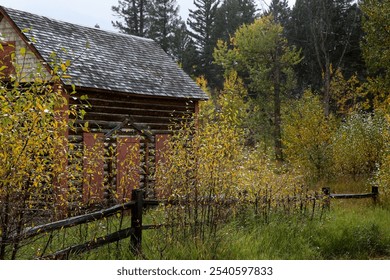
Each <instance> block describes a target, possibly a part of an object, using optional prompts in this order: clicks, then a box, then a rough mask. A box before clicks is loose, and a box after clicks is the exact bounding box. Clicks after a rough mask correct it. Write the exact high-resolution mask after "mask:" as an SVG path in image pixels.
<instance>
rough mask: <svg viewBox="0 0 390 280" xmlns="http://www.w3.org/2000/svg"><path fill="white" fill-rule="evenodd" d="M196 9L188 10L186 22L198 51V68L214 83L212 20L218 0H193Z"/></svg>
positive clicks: (214, 41) (213, 19)
mask: <svg viewBox="0 0 390 280" xmlns="http://www.w3.org/2000/svg"><path fill="white" fill-rule="evenodd" d="M194 4H195V7H196V9H195V10H190V14H189V18H188V20H187V24H188V26H189V27H190V31H189V34H190V36H191V37H192V38H193V40H194V42H195V45H196V48H197V50H198V52H199V63H198V68H199V70H200V72H201V73H202V74H203V75H204V76H205V77H206V79H207V80H208V81H209V84H211V85H213V84H214V79H213V77H214V75H213V69H212V68H213V64H212V62H213V50H214V47H215V45H216V40H215V39H213V37H212V35H213V31H214V27H215V24H214V21H215V17H216V13H217V8H218V5H219V0H194Z"/></svg>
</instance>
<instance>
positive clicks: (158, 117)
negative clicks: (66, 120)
mask: <svg viewBox="0 0 390 280" xmlns="http://www.w3.org/2000/svg"><path fill="white" fill-rule="evenodd" d="M82 96H87V100H86V101H82V99H84V98H81V97H82ZM197 102H198V101H194V100H188V99H172V98H161V97H153V98H152V97H140V96H135V95H129V94H115V93H112V92H107V93H104V92H100V93H97V92H87V91H78V93H77V94H74V95H72V96H71V97H70V106H78V107H79V108H81V107H82V106H85V105H86V104H88V105H87V108H85V107H84V110H85V111H86V112H87V113H86V115H85V117H84V119H83V120H80V121H77V122H76V125H77V124H84V123H85V122H88V127H89V130H90V133H99V134H100V133H101V134H103V135H107V134H109V136H106V137H104V155H105V160H104V190H105V202H110V201H111V202H113V203H114V202H118V199H119V200H120V198H119V197H118V196H115V194H120V193H122V194H123V192H124V191H123V187H122V186H121V187H118V188H117V186H118V185H121V184H120V183H119V184H118V183H117V180H118V178H119V177H120V176H118V172H119V173H120V172H122V171H121V170H123V167H120V166H118V160H117V159H118V155H119V152H120V151H118V147H117V146H118V139H119V138H121V137H124V136H127V137H139V145H138V147H139V157H136V156H135V158H137V161H138V162H139V176H138V177H137V176H135V175H134V174H130V175H129V176H131V177H132V178H139V179H138V180H139V182H138V183H139V187H140V188H143V189H146V190H147V194H148V196H149V197H153V196H155V195H156V193H155V191H154V176H153V175H154V170H155V162H156V154H159V152H158V151H157V153H156V141H157V138H156V135H165V134H170V133H171V132H172V129H174V127H175V124H180V123H181V122H183V121H188V120H189V119H191V117H193V113H195V111H196V108H197ZM81 104H83V105H81ZM124 121H125V124H124ZM118 128H119V129H118ZM69 138H70V142H71V143H73V144H74V145H75V147H76V149H77V150H79V151H81V150H83V149H84V148H83V142H84V140H83V131H82V129H81V128H77V129H76V130H75V131H70V132H69ZM133 152H134V151H132V153H133ZM121 156H122V155H121ZM133 157H134V155H133ZM131 180H133V181H134V179H131ZM76 185H79V186H80V189H81V188H82V187H81V186H82V176H80V181H79V182H78V183H76ZM129 188H134V186H129Z"/></svg>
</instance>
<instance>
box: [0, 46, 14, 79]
mask: <svg viewBox="0 0 390 280" xmlns="http://www.w3.org/2000/svg"><path fill="white" fill-rule="evenodd" d="M14 57H15V42H2V43H1V47H0V69H1V70H0V78H1V79H7V78H9V77H10V76H11V75H12V74H14V73H15V67H14V64H13V60H14Z"/></svg>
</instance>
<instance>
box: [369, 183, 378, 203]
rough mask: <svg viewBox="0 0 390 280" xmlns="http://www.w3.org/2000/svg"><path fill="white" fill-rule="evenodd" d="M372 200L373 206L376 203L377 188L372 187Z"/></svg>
mask: <svg viewBox="0 0 390 280" xmlns="http://www.w3.org/2000/svg"><path fill="white" fill-rule="evenodd" d="M371 192H372V200H373V201H374V205H375V204H377V203H378V195H379V188H378V187H377V186H372V190H371Z"/></svg>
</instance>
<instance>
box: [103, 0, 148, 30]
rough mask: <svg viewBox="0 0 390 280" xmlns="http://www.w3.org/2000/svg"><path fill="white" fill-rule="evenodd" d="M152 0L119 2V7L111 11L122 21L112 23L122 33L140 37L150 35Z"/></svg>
mask: <svg viewBox="0 0 390 280" xmlns="http://www.w3.org/2000/svg"><path fill="white" fill-rule="evenodd" d="M149 1H150V0H118V6H112V7H111V9H112V11H113V12H115V13H116V14H117V16H118V17H119V18H121V19H122V20H124V22H122V21H115V22H114V21H112V25H113V26H114V27H116V28H118V29H119V30H120V31H121V32H123V33H126V34H131V35H136V36H140V37H145V36H147V34H148V15H147V10H148V4H149Z"/></svg>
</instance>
